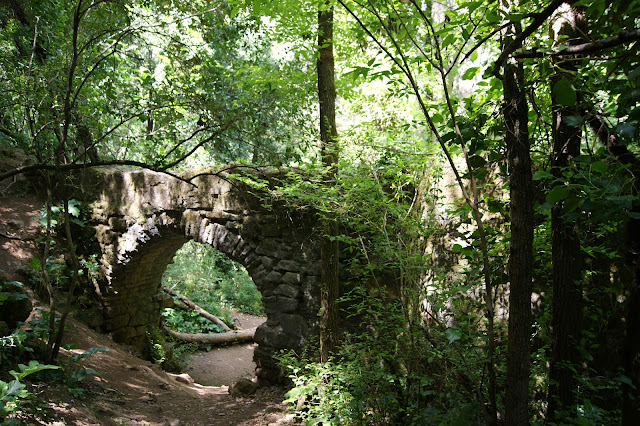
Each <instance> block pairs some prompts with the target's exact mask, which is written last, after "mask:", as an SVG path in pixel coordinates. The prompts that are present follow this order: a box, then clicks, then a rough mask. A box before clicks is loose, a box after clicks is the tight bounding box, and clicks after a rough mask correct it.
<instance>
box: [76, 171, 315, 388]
mask: <svg viewBox="0 0 640 426" xmlns="http://www.w3.org/2000/svg"><path fill="white" fill-rule="evenodd" d="M95 173H96V174H95V175H94V177H93V179H92V180H93V181H94V183H93V185H94V187H93V190H91V191H88V193H92V194H94V195H93V196H92V198H93V199H92V200H91V201H92V202H91V204H90V213H91V225H92V226H93V228H94V229H95V239H96V241H97V247H96V248H97V249H99V252H100V254H101V257H100V260H99V262H100V271H101V279H100V280H99V282H98V283H97V285H96V293H97V294H98V296H99V298H100V301H101V303H102V305H103V312H104V317H105V327H106V329H107V331H109V332H111V333H112V335H113V338H114V340H116V341H120V342H125V343H129V344H132V345H134V346H136V347H138V348H140V347H141V346H142V345H143V344H144V339H145V332H146V330H147V327H149V326H152V325H156V324H158V321H159V319H160V312H161V308H162V302H163V300H162V299H163V298H162V295H161V294H160V279H161V277H162V274H163V273H164V271H165V269H166V266H167V264H168V263H169V262H171V260H172V258H173V255H174V254H175V252H176V250H178V249H179V248H180V247H181V246H182V245H183V244H184V243H185V242H187V241H188V240H195V241H197V242H200V243H203V244H210V245H212V246H213V247H215V248H216V249H218V250H220V251H221V252H223V253H225V254H226V255H227V256H229V258H231V259H233V260H235V261H237V262H239V263H240V264H242V265H243V266H244V267H245V268H246V269H247V271H248V273H249V275H250V276H251V278H252V279H253V281H254V283H255V284H256V286H257V287H258V289H259V291H260V292H261V293H262V301H263V304H264V308H265V311H266V314H267V321H266V322H265V323H264V324H263V325H261V326H260V327H259V328H258V330H257V331H256V334H255V340H256V342H257V343H258V347H257V348H256V351H255V355H254V360H255V361H256V364H257V366H258V370H257V373H258V377H259V378H260V379H262V380H264V381H273V380H276V379H277V376H278V374H279V372H278V368H277V366H276V364H275V362H274V360H273V358H272V354H273V353H274V351H277V350H279V349H294V350H297V351H299V350H301V349H302V348H303V347H304V346H305V345H306V343H307V340H308V339H309V337H310V336H313V335H315V334H317V333H318V324H317V318H318V317H317V314H318V310H319V286H320V261H319V250H318V247H317V243H316V238H315V236H314V224H315V220H314V217H313V215H312V214H310V213H301V212H297V211H288V210H287V209H285V208H283V207H273V206H272V207H271V208H269V209H267V208H265V207H263V206H262V204H261V202H260V200H259V199H258V197H256V196H255V195H253V194H252V191H251V190H250V188H249V187H248V186H247V185H245V184H243V183H242V182H240V181H237V180H233V179H228V178H224V177H221V176H217V175H215V174H212V173H213V171H212V170H198V171H189V172H185V173H183V174H181V177H182V178H190V177H192V176H195V175H196V173H198V174H199V175H201V176H199V177H196V178H195V179H193V180H192V181H191V184H190V183H187V182H185V181H182V180H179V179H176V178H173V177H170V176H168V175H166V174H160V173H154V172H150V171H140V170H136V171H133V170H130V169H119V168H109V169H102V170H99V171H97V172H95ZM96 194H97V196H96ZM90 198H91V197H90ZM87 201H89V200H87Z"/></svg>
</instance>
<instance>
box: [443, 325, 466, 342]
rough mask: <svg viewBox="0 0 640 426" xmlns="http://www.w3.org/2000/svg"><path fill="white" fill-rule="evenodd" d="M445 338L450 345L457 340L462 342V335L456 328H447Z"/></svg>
mask: <svg viewBox="0 0 640 426" xmlns="http://www.w3.org/2000/svg"><path fill="white" fill-rule="evenodd" d="M444 335H445V337H446V338H447V340H448V341H449V344H452V343H453V342H455V341H456V340H460V339H461V338H462V333H461V332H460V330H456V329H455V328H447V329H446V330H445V332H444Z"/></svg>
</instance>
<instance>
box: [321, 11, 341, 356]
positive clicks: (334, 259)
mask: <svg viewBox="0 0 640 426" xmlns="http://www.w3.org/2000/svg"><path fill="white" fill-rule="evenodd" d="M325 6H326V5H325ZM317 71H318V101H319V104H320V154H321V157H322V164H323V166H325V168H326V172H325V181H326V183H327V185H332V184H334V183H335V179H336V174H337V162H338V149H337V143H336V141H337V137H338V132H337V130H336V87H335V77H334V57H333V7H328V6H327V8H326V9H321V10H320V11H319V12H318V61H317ZM324 231H325V235H324V236H323V237H322V241H321V247H320V254H321V258H322V260H321V263H322V272H321V279H322V285H321V289H320V293H321V294H320V311H321V317H320V361H321V362H327V361H328V360H329V354H330V353H331V352H332V351H333V349H334V348H335V345H336V340H337V337H336V335H337V326H336V316H337V313H336V310H337V307H336V300H337V298H338V292H339V246H338V240H337V239H336V238H335V236H336V235H337V234H338V226H337V223H336V222H335V221H334V220H333V219H332V218H325V220H324Z"/></svg>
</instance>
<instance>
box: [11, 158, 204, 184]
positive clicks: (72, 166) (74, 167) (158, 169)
mask: <svg viewBox="0 0 640 426" xmlns="http://www.w3.org/2000/svg"><path fill="white" fill-rule="evenodd" d="M100 166H133V167H139V168H141V169H146V170H151V171H152V172H158V173H164V174H166V175H168V176H171V177H172V178H174V179H178V180H180V181H182V182H185V183H188V184H189V185H192V186H196V184H194V183H192V182H190V180H189V179H185V178H183V177H180V176H178V175H176V174H175V173H171V172H168V171H167V170H166V168H164V167H156V166H152V165H150V164H146V163H141V162H139V161H130V160H113V161H100V162H97V163H90V164H77V163H68V164H60V165H55V164H46V163H38V164H31V165H29V166H22V167H18V168H15V169H13V170H9V171H8V172H4V173H0V181H2V180H4V179H7V178H10V177H12V176H15V175H19V174H22V173H28V172H32V171H36V170H56V171H72V170H80V169H87V168H90V167H100Z"/></svg>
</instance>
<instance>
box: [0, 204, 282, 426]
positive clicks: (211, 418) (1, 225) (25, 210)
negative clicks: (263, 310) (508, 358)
mask: <svg viewBox="0 0 640 426" xmlns="http://www.w3.org/2000/svg"><path fill="white" fill-rule="evenodd" d="M42 205H43V203H42V201H41V200H39V199H38V198H37V197H35V196H1V195H0V246H1V249H0V274H2V275H4V276H5V277H6V278H7V279H9V280H23V277H22V276H21V272H20V270H21V268H24V266H25V265H26V263H27V262H28V261H29V259H30V258H31V257H34V256H37V255H38V252H37V247H36V245H35V242H34V239H35V237H36V236H37V234H36V232H37V221H36V220H35V219H34V218H33V217H34V216H35V215H36V214H37V213H38V211H39V210H40V209H41V208H42ZM35 314H36V311H35V310H34V312H32V315H35ZM240 321H241V325H242V328H249V327H254V326H256V325H258V324H260V322H261V321H264V319H263V318H258V317H250V316H242V317H241V318H240ZM67 330H68V332H67V333H66V337H65V339H66V343H73V344H74V345H75V347H74V349H72V350H63V351H62V353H61V362H62V363H65V360H67V361H66V362H68V360H69V357H71V356H72V355H74V354H80V353H83V352H85V351H88V350H89V349H91V348H101V347H107V348H108V351H106V352H98V353H95V354H94V355H92V356H91V357H89V358H86V359H83V360H81V361H80V362H79V364H80V365H81V366H82V367H84V368H88V369H91V370H94V371H96V372H97V373H98V375H89V376H87V377H86V378H85V379H84V380H83V381H82V383H81V388H82V389H83V392H84V395H83V397H82V398H75V397H73V396H72V395H71V394H70V392H69V386H68V385H66V384H45V385H42V384H37V383H33V384H32V386H31V387H32V389H31V391H32V392H33V393H34V394H35V395H36V398H35V404H34V405H31V410H29V411H31V412H32V413H33V412H34V411H36V412H37V414H36V415H33V414H32V415H28V416H23V417H22V420H23V423H24V424H45V425H56V426H57V425H79V426H84V425H149V426H155V425H172V426H187V425H277V424H294V421H293V418H292V416H291V415H290V414H287V407H286V406H285V405H284V404H283V403H282V402H281V401H282V400H283V399H284V398H283V394H284V392H285V389H283V388H280V387H263V388H258V390H257V391H256V393H255V394H253V395H251V396H249V397H244V398H234V397H232V396H231V395H229V392H228V390H229V386H230V385H231V384H232V383H234V382H235V381H236V380H238V379H240V378H249V379H250V378H252V377H253V372H254V369H255V364H254V363H253V349H254V347H255V345H254V344H239V345H231V346H228V347H224V348H214V349H212V350H211V351H209V352H201V353H196V354H193V355H192V356H191V357H190V358H189V362H188V369H187V371H186V373H187V374H182V375H176V374H169V373H167V372H165V371H163V370H162V369H161V368H160V367H159V366H158V365H155V364H153V363H151V362H148V361H145V360H142V359H140V358H138V357H137V356H136V355H135V354H134V353H133V352H132V351H131V349H130V348H129V347H128V346H124V345H120V344H117V343H115V342H114V341H113V340H111V338H110V337H109V336H107V335H103V334H100V333H98V332H96V331H94V330H92V329H90V328H89V327H87V326H86V325H84V324H83V323H81V322H80V321H76V320H75V319H73V318H71V319H70V320H69V321H68V326H67ZM38 407H39V408H40V410H39V411H38V410H36V408H38Z"/></svg>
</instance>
